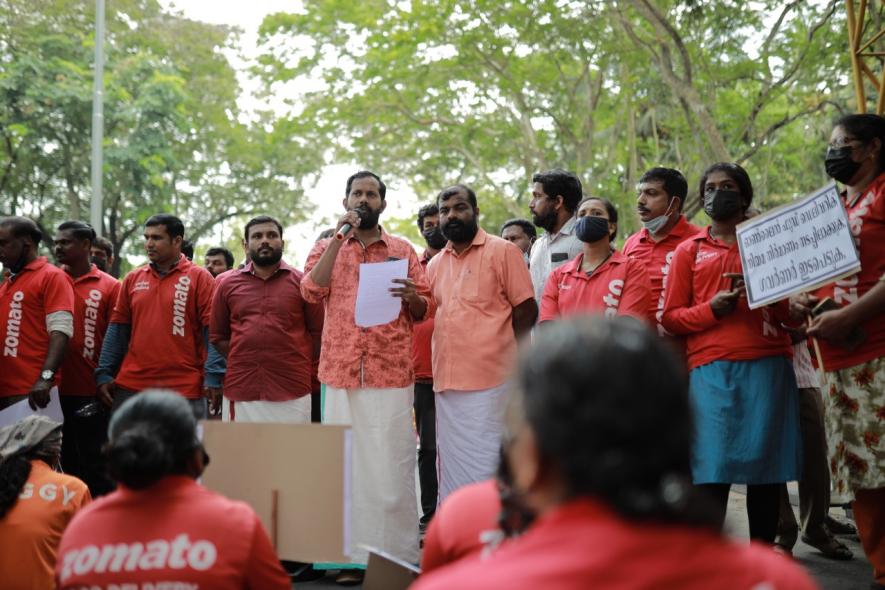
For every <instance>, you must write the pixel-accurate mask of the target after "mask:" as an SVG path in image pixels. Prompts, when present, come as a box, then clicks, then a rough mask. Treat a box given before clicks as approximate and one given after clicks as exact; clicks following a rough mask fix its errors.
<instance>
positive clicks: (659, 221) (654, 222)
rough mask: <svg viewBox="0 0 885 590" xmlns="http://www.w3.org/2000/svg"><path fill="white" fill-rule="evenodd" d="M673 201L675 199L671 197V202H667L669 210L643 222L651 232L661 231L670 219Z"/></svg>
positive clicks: (643, 225)
mask: <svg viewBox="0 0 885 590" xmlns="http://www.w3.org/2000/svg"><path fill="white" fill-rule="evenodd" d="M672 203H673V199H672V198H671V199H670V202H669V203H667V210H666V211H664V214H663V215H658V216H657V217H655V218H654V219H649V220H648V221H643V222H642V227H644V228H645V229H647V230H648V232H649V233H652V234H657V233H658V232H659V231H661V230H662V229H663V228H664V226H665V225H667V222H668V221H670V205H671V204H672Z"/></svg>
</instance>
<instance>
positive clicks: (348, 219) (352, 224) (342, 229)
mask: <svg viewBox="0 0 885 590" xmlns="http://www.w3.org/2000/svg"><path fill="white" fill-rule="evenodd" d="M359 226H360V216H359V213H358V212H357V211H356V210H354V209H351V210H350V211H348V212H347V213H345V214H344V217H342V218H341V219H340V220H339V221H338V230H337V231H336V232H335V239H336V240H343V239H344V238H346V237H347V236H348V235H349V234H350V232H352V231H353V230H354V228H357V227H359Z"/></svg>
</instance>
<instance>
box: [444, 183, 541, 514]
mask: <svg viewBox="0 0 885 590" xmlns="http://www.w3.org/2000/svg"><path fill="white" fill-rule="evenodd" d="M437 202H438V204H439V221H440V227H441V228H442V232H443V235H445V236H446V237H447V238H448V239H449V242H448V244H446V247H445V248H444V249H443V250H442V252H440V254H439V255H438V256H436V257H435V258H434V259H433V260H431V261H430V264H428V266H427V276H428V278H429V279H430V284H431V289H432V290H433V297H434V299H435V300H436V303H437V307H438V311H437V314H436V318H435V326H434V331H433V389H434V391H435V392H436V424H437V452H438V453H439V476H440V478H439V499H440V501H442V500H443V499H445V497H446V496H448V495H449V494H450V493H452V492H453V491H455V490H456V489H458V488H459V487H461V486H463V485H466V484H469V483H473V482H477V481H482V480H484V479H488V478H490V477H491V476H492V475H493V474H494V473H495V468H496V467H497V465H498V458H499V450H500V445H501V431H502V428H503V422H502V420H503V401H504V398H505V396H506V392H507V383H506V381H507V374H508V372H509V370H510V365H511V363H512V361H513V359H514V357H515V354H516V341H517V338H518V337H520V336H522V335H523V334H526V333H528V332H529V330H531V328H532V326H533V325H534V323H535V319H536V318H537V317H538V305H537V303H536V301H535V298H534V290H533V288H532V278H531V276H530V275H529V271H528V269H527V268H526V265H525V260H524V259H523V256H522V251H521V250H520V249H519V248H517V247H516V246H514V245H513V244H511V243H510V242H508V241H507V240H504V239H502V238H499V237H497V236H491V235H489V234H487V233H486V232H485V231H483V230H482V229H480V227H479V225H478V218H479V207H478V206H477V202H476V194H475V193H474V192H473V190H472V189H470V188H469V187H467V186H463V185H455V186H452V187H449V188H447V189H444V190H443V191H442V192H441V193H440V194H439V197H438V199H437Z"/></svg>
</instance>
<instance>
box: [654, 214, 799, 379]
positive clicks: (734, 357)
mask: <svg viewBox="0 0 885 590" xmlns="http://www.w3.org/2000/svg"><path fill="white" fill-rule="evenodd" d="M740 272H742V271H741V258H740V254H739V252H738V244H737V242H735V243H734V244H731V245H729V244H726V243H724V242H721V241H719V240H715V239H713V238H712V237H710V230H709V228H707V229H705V230H703V231H702V232H701V233H699V234H695V235H694V236H692V237H691V238H689V239H688V240H686V241H684V242H683V243H682V244H680V245H679V246H678V247H677V248H676V253H675V254H674V255H673V263H672V264H671V265H670V273H669V275H668V277H667V290H666V293H665V297H664V314H663V316H662V323H663V325H664V328H666V329H667V331H668V332H670V333H671V334H675V335H685V336H686V353H687V356H688V365H689V368H690V369H694V368H695V367H700V366H701V365H706V364H708V363H711V362H713V361H717V360H731V361H738V360H752V359H759V358H764V357H768V356H786V357H792V353H793V348H792V346H791V344H790V338H789V335H788V334H787V331H786V330H785V329H784V328H783V327H782V326H781V325H780V323H781V322H782V321H789V317H788V312H789V309H788V306H789V304H788V302H787V301H780V302H778V303H775V304H773V305H770V306H767V307H762V308H759V309H753V310H751V309H750V308H749V307H748V306H747V299H746V297H740V298H739V299H738V303H737V306H736V308H735V309H734V311H732V312H731V313H729V314H727V315H725V316H723V317H722V318H721V319H720V318H716V316H715V315H713V308H712V307H711V306H710V300H711V299H713V296H714V295H716V293H718V292H719V291H727V290H730V289H731V279H730V278H726V277H724V276H722V275H723V274H724V273H740Z"/></svg>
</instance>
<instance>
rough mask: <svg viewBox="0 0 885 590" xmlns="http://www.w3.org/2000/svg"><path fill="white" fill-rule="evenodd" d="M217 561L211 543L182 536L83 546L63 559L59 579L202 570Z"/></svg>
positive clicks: (69, 552)
mask: <svg viewBox="0 0 885 590" xmlns="http://www.w3.org/2000/svg"><path fill="white" fill-rule="evenodd" d="M217 558H218V550H217V549H216V548H215V545H214V544H213V543H212V542H210V541H206V540H199V541H194V542H191V540H190V539H189V538H188V536H187V534H185V533H182V534H180V535H178V536H177V537H175V538H174V539H172V540H171V541H167V540H165V539H154V540H153V541H148V542H146V543H138V542H136V543H110V544H107V545H102V546H100V547H98V546H96V545H86V546H85V547H81V548H79V549H74V550H72V551H68V552H67V553H65V554H64V556H62V567H61V575H60V578H61V581H62V582H65V581H66V580H68V579H69V578H70V577H71V576H72V575H74V574H76V575H78V576H83V575H87V574H91V573H97V574H100V573H104V572H134V571H147V570H165V569H168V570H182V569H185V568H188V567H189V568H191V569H194V570H197V571H205V570H208V569H209V568H210V567H212V566H213V565H215V561H216V560H217Z"/></svg>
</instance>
